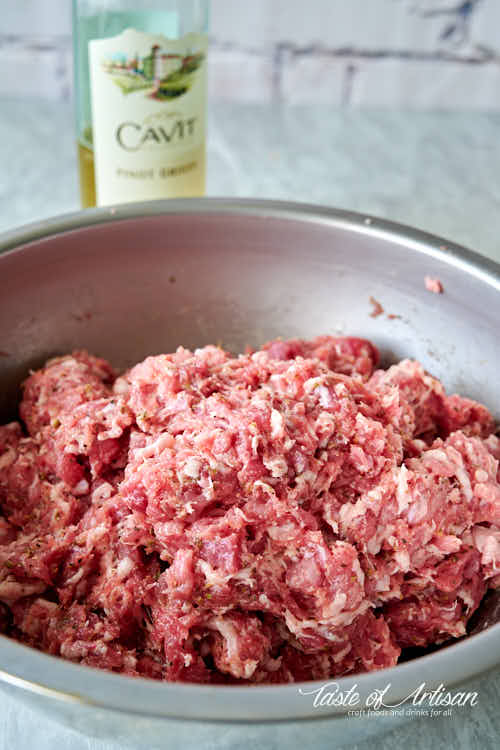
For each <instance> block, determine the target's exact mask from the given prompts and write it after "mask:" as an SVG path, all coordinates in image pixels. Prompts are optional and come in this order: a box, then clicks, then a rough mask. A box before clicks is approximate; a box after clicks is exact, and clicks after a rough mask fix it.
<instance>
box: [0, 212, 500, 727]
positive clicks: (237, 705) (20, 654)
mask: <svg viewBox="0 0 500 750" xmlns="http://www.w3.org/2000/svg"><path fill="white" fill-rule="evenodd" d="M196 214H203V215H213V216H217V215H224V216H242V215H244V216H246V217H250V218H254V219H271V220H272V219H280V220H283V219H285V220H290V221H295V222H297V221H299V222H301V223H304V222H310V223H313V224H316V225H318V224H319V225H326V226H330V227H332V228H336V229H341V230H344V231H347V232H354V233H357V234H363V235H365V236H367V237H373V238H378V239H386V240H388V241H391V242H395V243H397V244H399V245H403V246H404V247H405V248H407V249H408V250H413V251H415V252H417V253H420V254H422V255H426V256H431V257H433V258H435V259H436V260H440V261H441V262H443V263H445V264H448V265H450V266H454V267H455V268H458V269H461V270H463V271H465V272H466V273H467V274H469V275H472V276H474V277H476V278H478V279H480V280H481V281H483V282H484V283H487V284H489V285H491V286H493V287H494V288H495V289H496V290H498V291H500V265H499V264H497V263H495V262H494V261H492V260H490V259H489V258H486V257H484V256H481V255H479V254H478V253H475V252H472V251H471V250H468V249H467V248H464V247H462V246H461V245H458V244H456V243H454V242H450V241H448V240H445V239H443V238H441V237H439V236H436V235H433V234H430V233H427V232H423V231H421V230H419V229H415V228H413V227H409V226H406V225H403V224H399V223H395V222H391V221H387V220H385V219H379V218H377V217H374V216H370V215H368V216H367V215H366V214H360V213H355V212H352V211H345V210H341V209H335V208H330V207H327V206H316V205H312V204H303V203H292V202H287V201H275V200H265V199H263V200H254V199H245V198H188V199H175V200H160V201H149V202H145V203H130V204H120V205H117V206H109V207H108V206H107V207H103V208H96V209H90V210H85V211H78V212H75V213H71V214H65V215H62V216H56V217H54V218H51V219H47V220H43V221H39V222H35V223H32V224H28V225H25V226H22V227H20V228H18V229H15V230H10V231H8V232H4V233H3V234H2V235H0V268H1V264H2V262H3V261H4V259H6V258H9V257H12V256H13V255H15V254H17V253H21V252H26V251H27V250H29V248H27V247H26V246H29V245H32V243H35V242H36V241H37V240H43V239H46V238H48V237H51V236H54V235H59V234H62V233H65V232H72V231H75V230H76V231H77V230H79V229H81V228H83V227H91V226H95V225H102V224H106V223H109V222H116V221H124V220H128V219H136V218H137V219H145V218H148V217H157V216H162V215H196ZM42 245H43V243H42ZM33 249H34V250H35V251H37V250H38V249H40V250H42V248H37V247H36V245H34V246H33V245H32V248H31V250H33ZM0 276H1V270H0ZM499 664H500V623H497V624H495V625H493V626H491V627H490V628H488V629H487V630H484V631H483V632H481V633H478V634H475V635H471V636H469V637H467V638H464V639H463V640H460V641H457V642H455V643H453V644H452V645H449V646H446V647H444V648H442V649H440V650H438V651H436V652H434V653H432V654H427V655H425V656H421V657H419V658H417V659H415V660H412V661H408V662H404V663H402V664H398V665H396V666H395V667H390V668H388V669H383V670H379V671H377V672H368V673H363V674H358V675H352V676H346V677H339V678H336V679H332V680H329V681H324V680H323V681H312V682H302V683H294V684H287V685H282V684H280V685H259V686H207V685H198V684H185V683H169V682H158V681H155V680H151V679H147V678H140V677H128V676H124V675H121V674H114V673H110V672H105V671H101V670H98V669H94V668H91V667H87V666H84V665H81V664H74V663H72V662H69V661H66V660H64V659H62V658H61V657H55V656H51V655H48V654H45V653H42V652H40V651H37V650H35V649H32V648H30V647H28V646H25V645H23V644H21V643H18V642H16V641H13V640H11V639H9V638H7V637H6V636H3V635H0V682H1V683H4V684H5V686H8V685H10V686H12V687H14V688H20V689H23V690H28V691H31V692H32V693H36V694H38V695H40V696H43V697H45V698H52V699H57V700H60V701H65V702H70V703H78V704H83V705H86V706H88V707H94V708H98V707H99V708H102V709H108V710H112V711H118V712H120V711H122V712H126V713H127V714H136V715H138V716H148V717H155V718H168V719H184V720H190V721H192V720H201V721H210V722H214V721H215V722H217V721H219V722H246V723H254V722H265V721H293V720H302V719H310V720H311V719H320V718H323V719H324V718H326V717H329V718H341V717H343V716H346V714H347V713H348V711H349V706H345V705H321V706H314V705H313V698H314V696H315V695H317V692H315V691H319V690H323V691H324V692H325V691H326V692H329V691H335V690H337V691H340V692H341V693H342V694H346V693H348V691H349V690H356V691H357V692H358V693H359V695H360V701H361V704H360V705H363V701H365V700H366V699H367V697H368V696H369V695H370V694H371V693H372V692H373V691H374V690H376V689H378V690H380V689H384V688H386V687H387V686H388V687H387V692H386V693H385V701H387V702H388V703H389V702H390V703H391V705H394V704H397V703H399V702H400V701H403V700H405V699H406V698H408V694H409V692H410V691H411V690H414V689H416V688H418V686H419V685H420V684H421V683H422V682H424V683H425V689H426V690H432V689H436V688H438V686H439V685H441V684H443V685H445V686H446V688H447V689H449V688H451V687H454V686H457V685H460V684H462V683H464V682H466V681H468V680H470V679H472V678H474V677H477V676H479V675H481V674H483V673H485V672H487V671H489V670H490V669H492V668H494V667H496V666H498V665H499ZM325 685H330V687H329V688H325ZM409 686H410V687H409ZM324 692H323V694H324Z"/></svg>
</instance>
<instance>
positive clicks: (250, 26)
mask: <svg viewBox="0 0 500 750" xmlns="http://www.w3.org/2000/svg"><path fill="white" fill-rule="evenodd" d="M211 5H212V12H211V55H210V60H209V64H210V96H211V97H212V98H214V99H220V100H225V101H237V102H256V103H262V102H270V101H272V100H280V101H282V102H286V103H288V104H307V103H311V102H321V103H330V104H333V105H336V106H338V107H361V108H367V107H371V108H373V107H375V108H380V107H383V108H391V107H408V108H411V109H440V110H443V109H487V110H498V109H499V107H500V97H499V96H498V93H499V91H500V57H499V51H500V36H499V33H498V30H499V29H500V3H499V2H498V0H469V2H456V1H454V0H420V1H418V0H368V1H367V0H349V2H346V0H309V2H308V3H303V2H299V1H298V0H273V2H269V0H253V2H251V3H249V2H242V1H241V0H212V4H211ZM0 23H1V35H0V64H1V69H2V76H1V79H0V93H1V94H13V95H16V94H24V95H33V96H42V97H46V98H48V99H67V98H68V97H70V96H71V88H72V48H71V2H70V1H69V0H15V2H8V0H4V2H3V3H2V20H1V22H0Z"/></svg>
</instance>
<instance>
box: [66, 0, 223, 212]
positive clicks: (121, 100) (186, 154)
mask: <svg viewBox="0 0 500 750" xmlns="http://www.w3.org/2000/svg"><path fill="white" fill-rule="evenodd" d="M207 28H208V0H144V1H142V0H135V2H133V1H132V0H73V41H74V71H75V101H76V127H77V149H78V164H79V172H80V193H81V201H82V206H83V207H84V208H86V207H89V206H94V205H98V206H101V205H110V204H114V203H122V202H128V201H137V200H150V199H155V198H168V197H177V196H195V195H203V193H204V192H205V132H206V56H207V46H208V38H207Z"/></svg>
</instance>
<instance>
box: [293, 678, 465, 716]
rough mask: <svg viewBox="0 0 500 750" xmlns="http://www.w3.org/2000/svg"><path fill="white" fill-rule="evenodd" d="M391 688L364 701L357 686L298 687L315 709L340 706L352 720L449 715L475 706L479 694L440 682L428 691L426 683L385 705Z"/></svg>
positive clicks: (375, 691) (375, 692)
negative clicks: (455, 688)
mask: <svg viewBox="0 0 500 750" xmlns="http://www.w3.org/2000/svg"><path fill="white" fill-rule="evenodd" d="M390 688H391V683H388V684H387V685H386V686H385V687H383V688H376V689H374V690H372V692H371V693H369V694H368V695H367V696H366V698H365V699H364V700H362V698H361V695H360V693H359V691H358V686H357V684H354V685H353V686H352V687H350V688H349V690H341V689H340V685H339V683H338V682H328V683H325V684H324V685H320V687H319V688H314V689H313V690H307V689H304V688H299V693H300V694H301V695H304V696H309V697H311V698H312V704H313V708H325V707H330V708H331V707H337V708H346V709H347V715H348V716H352V717H359V716H367V715H373V714H375V713H377V714H384V715H398V714H401V715H404V714H406V715H408V716H410V715H412V714H415V715H419V716H450V715H451V710H452V708H454V707H457V706H460V707H463V706H476V705H477V702H478V694H477V693H476V692H462V691H455V692H453V691H450V690H446V688H445V687H444V685H443V684H442V683H441V684H440V685H439V686H438V687H437V688H435V689H434V690H427V689H426V685H425V682H422V683H420V685H419V686H418V687H417V688H415V690H413V691H412V692H410V693H409V694H408V695H406V696H405V697H404V698H402V699H401V700H400V701H398V702H397V703H390V702H389V701H388V700H387V702H386V696H387V693H388V691H389V690H390Z"/></svg>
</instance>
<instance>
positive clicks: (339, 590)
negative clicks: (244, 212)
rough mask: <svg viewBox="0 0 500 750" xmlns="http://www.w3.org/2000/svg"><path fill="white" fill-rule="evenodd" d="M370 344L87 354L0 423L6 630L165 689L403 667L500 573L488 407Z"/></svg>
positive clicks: (460, 620) (456, 624) (66, 361)
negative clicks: (122, 359)
mask: <svg viewBox="0 0 500 750" xmlns="http://www.w3.org/2000/svg"><path fill="white" fill-rule="evenodd" d="M377 364H378V352H377V349H376V348H375V346H373V344H371V343H370V342H368V341H365V340H363V339H358V338H340V337H330V336H319V337H317V338H316V339H313V340H311V341H302V340H299V339H293V340H288V341H282V340H275V341H271V342H269V343H268V344H265V345H264V346H263V347H262V349H261V350H260V351H256V352H250V353H247V354H244V355H240V356H238V357H234V356H231V355H230V354H229V353H228V352H225V351H223V350H222V349H220V348H218V347H214V346H207V347H204V348H202V349H197V350H196V351H194V352H191V351H189V350H186V349H183V348H179V349H178V350H177V351H176V352H175V353H173V354H165V355H158V356H152V357H148V358H146V359H145V360H144V361H143V362H140V363H139V364H137V365H136V366H135V367H132V368H131V369H130V370H128V371H127V372H125V373H123V374H122V375H120V377H118V378H117V377H116V375H115V373H114V372H113V370H112V368H111V367H110V365H109V364H108V363H106V362H105V361H104V360H101V359H98V358H96V357H93V356H91V355H89V354H87V353H86V352H75V353H74V354H73V355H68V356H65V357H59V358H57V359H54V360H50V361H49V362H47V364H46V365H45V366H44V367H43V368H42V369H41V370H39V371H37V372H34V373H32V374H31V375H30V376H29V378H28V379H27V380H26V382H25V384H24V390H23V399H22V402H21V404H20V416H21V421H20V422H14V423H11V424H8V425H4V426H2V427H0V507H1V510H2V516H0V610H1V612H0V613H1V617H0V627H1V628H2V630H3V631H4V632H6V633H8V634H9V635H10V636H12V637H13V638H17V639H18V640H21V641H23V642H25V643H28V644H30V645H31V646H34V647H35V648H38V649H42V650H44V651H47V652H49V653H52V654H56V655H60V656H62V657H64V658H67V659H71V660H73V661H77V662H80V663H83V664H88V665H91V666H95V667H100V668H104V669H110V670H113V671H116V672H123V673H126V674H130V675H144V676H148V677H153V678H155V679H166V680H182V681H191V682H206V683H229V684H231V683H281V682H291V681H297V680H307V679H328V678H330V677H335V676H338V675H343V674H348V673H355V672H360V671H366V670H374V669H380V668H382V667H388V666H391V665H394V664H396V663H397V660H398V658H399V655H400V652H401V649H402V648H406V647H409V646H427V645H429V644H433V643H440V642H442V641H445V640H447V639H449V638H453V637H459V636H461V635H463V634H464V633H465V632H466V631H465V628H466V625H467V621H468V619H469V618H470V616H471V615H472V614H473V612H474V611H475V610H476V609H477V607H478V605H479V603H480V601H481V598H482V597H483V595H484V594H485V592H486V591H487V589H488V588H492V587H495V586H497V585H498V584H499V583H500V485H499V483H498V479H499V469H498V459H499V457H500V443H499V440H498V438H497V437H496V436H495V434H494V430H495V425H494V422H493V419H492V417H491V415H490V413H489V411H488V410H487V408H486V407H485V406H483V405H481V404H479V403H476V402H474V401H471V400H470V399H467V398H464V397H462V396H458V395H449V394H447V393H446V392H445V390H444V387H443V385H442V384H441V383H440V382H439V381H438V380H437V379H436V378H434V377H433V376H432V375H430V374H429V373H427V372H425V371H424V370H423V368H422V367H421V365H420V364H419V363H418V362H413V361H410V360H403V361H402V362H400V363H399V364H397V365H394V366H393V367H390V368H389V369H388V370H376V369H375V368H376V367H377Z"/></svg>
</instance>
